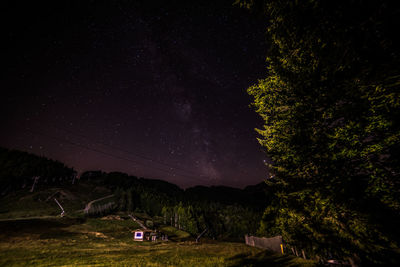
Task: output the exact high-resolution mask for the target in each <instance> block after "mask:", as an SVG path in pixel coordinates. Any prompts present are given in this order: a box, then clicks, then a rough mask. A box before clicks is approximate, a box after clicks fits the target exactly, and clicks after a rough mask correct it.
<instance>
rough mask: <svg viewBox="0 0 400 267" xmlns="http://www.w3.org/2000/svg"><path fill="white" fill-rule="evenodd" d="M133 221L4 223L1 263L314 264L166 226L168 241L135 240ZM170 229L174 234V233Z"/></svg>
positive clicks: (0, 234) (1, 226)
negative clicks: (196, 238) (195, 237)
mask: <svg viewBox="0 0 400 267" xmlns="http://www.w3.org/2000/svg"><path fill="white" fill-rule="evenodd" d="M136 228H138V225H136V224H135V223H134V222H133V221H132V220H128V219H126V220H124V219H121V220H115V219H114V220H105V219H104V218H103V219H101V218H57V217H54V218H49V217H47V218H36V219H28V218H27V219H17V220H13V219H9V220H2V221H0V229H1V231H0V266H314V265H315V263H314V262H312V261H305V260H303V259H300V258H295V257H293V256H281V255H277V254H273V253H270V252H266V251H262V250H260V249H258V248H254V247H249V246H246V245H245V244H243V243H240V242H217V241H214V240H207V239H205V240H202V242H200V243H195V242H194V241H193V238H190V237H188V235H187V233H185V232H182V231H174V230H173V229H169V228H164V229H163V231H164V232H165V231H167V233H168V234H169V237H170V238H169V241H166V242H164V241H163V242H160V241H159V242H137V241H133V238H132V236H133V233H132V232H133V230H134V229H136ZM169 230H170V232H168V231H169Z"/></svg>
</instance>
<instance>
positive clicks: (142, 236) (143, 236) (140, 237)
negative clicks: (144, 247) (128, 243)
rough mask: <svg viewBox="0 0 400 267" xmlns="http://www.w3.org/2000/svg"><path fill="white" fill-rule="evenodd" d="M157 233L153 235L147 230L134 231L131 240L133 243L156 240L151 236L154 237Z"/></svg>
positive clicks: (152, 232) (151, 231)
mask: <svg viewBox="0 0 400 267" xmlns="http://www.w3.org/2000/svg"><path fill="white" fill-rule="evenodd" d="M156 235H157V233H155V232H154V231H153V230H149V229H136V230H135V231H134V234H133V240H135V241H144V240H147V241H150V240H156V238H155V239H154V238H153V237H152V236H156Z"/></svg>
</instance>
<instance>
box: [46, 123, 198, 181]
mask: <svg viewBox="0 0 400 267" xmlns="http://www.w3.org/2000/svg"><path fill="white" fill-rule="evenodd" d="M39 124H44V123H39ZM48 125H49V126H51V127H53V128H55V129H57V130H61V131H64V132H68V133H70V134H72V135H75V136H80V137H82V138H85V139H87V140H90V138H89V137H87V136H85V135H83V134H80V133H76V132H73V131H71V130H68V129H65V128H61V127H58V126H55V125H53V124H48ZM93 143H95V144H99V145H102V146H107V147H110V148H112V149H114V150H119V151H121V152H124V153H127V154H129V155H133V156H135V157H138V158H142V159H144V160H148V161H151V162H152V163H157V164H160V165H163V166H166V167H168V168H172V169H176V170H180V171H183V172H186V173H187V174H189V175H195V174H194V173H192V172H191V171H188V170H185V169H183V168H180V167H176V166H172V165H169V164H166V163H164V162H161V161H158V160H155V159H152V158H149V157H147V156H143V155H139V154H137V153H136V152H132V151H130V150H126V149H122V148H119V147H115V146H112V145H109V144H106V143H102V142H97V141H95V142H93Z"/></svg>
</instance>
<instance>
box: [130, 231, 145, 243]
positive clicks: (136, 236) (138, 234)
mask: <svg viewBox="0 0 400 267" xmlns="http://www.w3.org/2000/svg"><path fill="white" fill-rule="evenodd" d="M143 234H144V233H143V231H135V233H134V235H133V239H134V240H135V241H143Z"/></svg>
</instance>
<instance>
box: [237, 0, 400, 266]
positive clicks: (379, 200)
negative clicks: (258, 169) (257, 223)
mask: <svg viewBox="0 0 400 267" xmlns="http://www.w3.org/2000/svg"><path fill="white" fill-rule="evenodd" d="M238 2H239V4H240V5H242V6H245V7H247V8H250V9H252V10H254V11H261V12H262V13H263V15H264V16H265V17H266V19H267V20H268V26H267V31H266V36H267V41H268V43H269V44H270V46H269V48H268V52H267V58H266V63H267V75H266V78H265V79H262V80H260V81H259V82H258V84H256V85H254V86H252V87H250V88H249V89H248V93H249V94H250V95H251V96H253V97H254V103H253V105H254V108H255V110H256V111H257V113H259V114H260V115H261V117H262V118H263V119H264V126H263V128H262V129H258V130H257V132H258V133H259V134H260V135H261V138H260V139H259V141H260V144H261V145H262V146H263V147H264V148H265V150H266V152H267V154H268V156H269V157H270V159H271V161H272V163H271V164H270V166H269V168H270V170H271V173H273V174H274V175H275V177H274V179H273V181H271V182H269V183H270V185H271V188H272V190H274V192H275V200H274V203H275V205H274V206H271V207H269V208H268V209H267V210H266V211H265V214H264V220H263V226H264V227H263V228H262V229H264V232H265V233H270V234H273V233H277V232H280V233H281V234H282V235H283V236H284V238H285V239H286V241H287V242H288V243H289V244H293V245H296V246H300V247H303V248H307V249H308V251H309V253H315V254H318V255H319V256H324V255H325V253H327V252H329V253H333V254H334V255H337V256H340V257H350V258H351V259H352V260H353V261H356V260H357V259H361V261H362V262H364V263H366V262H375V263H384V262H387V261H390V260H393V261H394V260H395V259H394V258H395V254H396V250H397V253H398V249H399V237H400V234H399V230H398V229H397V228H398V227H397V225H399V223H400V219H399V214H400V202H399V200H400V197H399V196H400V194H399V193H400V185H399V183H400V180H399V172H400V170H399V166H400V162H399V160H400V157H399V151H400V147H399V138H400V129H399V118H400V114H399V113H400V112H399V110H400V109H399V107H400V95H399V94H400V90H399V89H400V88H399V87H400V71H399V68H398V66H400V65H399V63H400V62H399V61H400V60H399V56H400V53H399V50H398V48H399V44H398V43H396V41H395V40H396V38H395V37H396V35H397V32H396V31H397V29H398V26H399V25H398V24H399V21H398V19H397V15H396V14H398V12H399V9H398V8H397V7H395V6H391V5H390V4H389V3H388V2H386V1H345V2H342V1H313V0H308V1H306V0H304V1H301V0H300V1H291V0H271V1H251V0H250V1H238ZM396 12H397V13H396ZM262 229H261V230H262Z"/></svg>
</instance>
